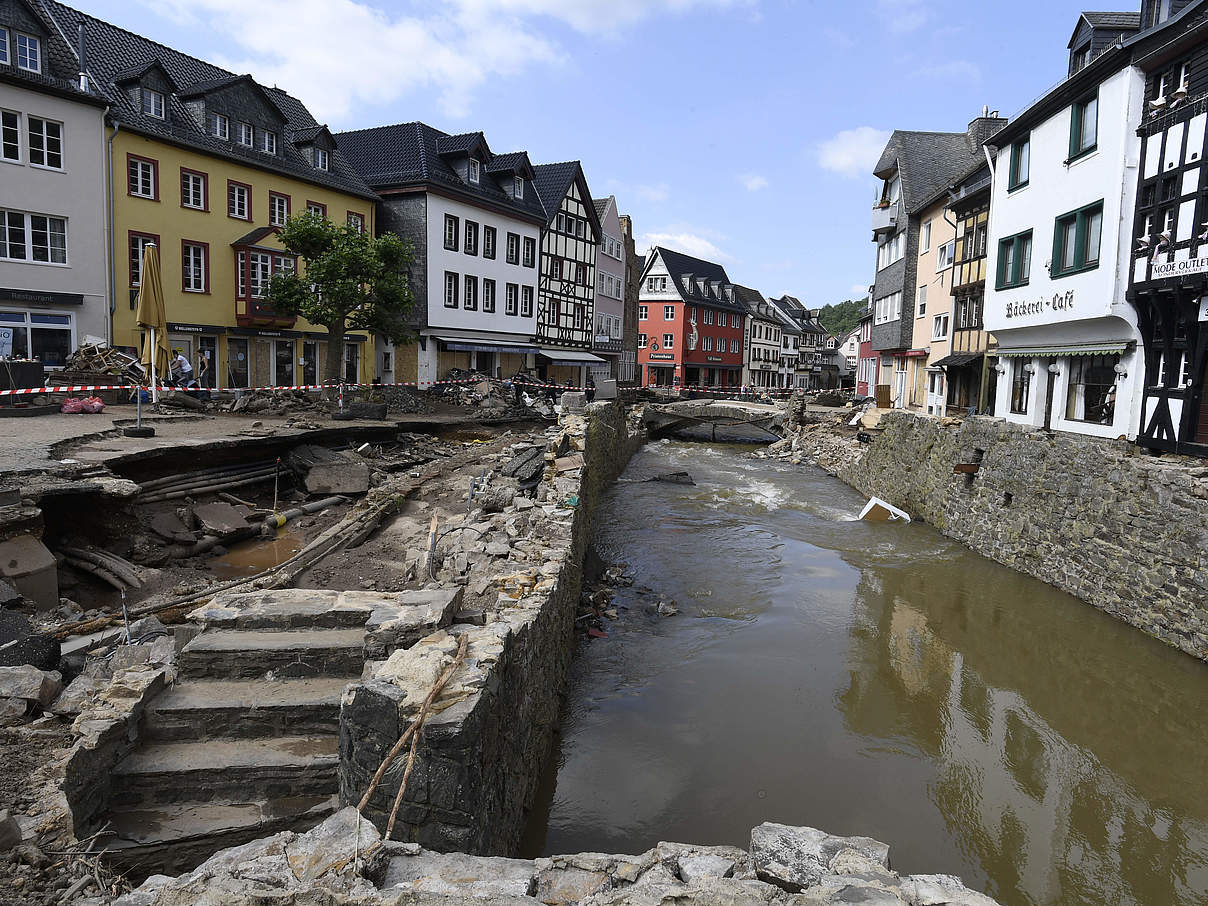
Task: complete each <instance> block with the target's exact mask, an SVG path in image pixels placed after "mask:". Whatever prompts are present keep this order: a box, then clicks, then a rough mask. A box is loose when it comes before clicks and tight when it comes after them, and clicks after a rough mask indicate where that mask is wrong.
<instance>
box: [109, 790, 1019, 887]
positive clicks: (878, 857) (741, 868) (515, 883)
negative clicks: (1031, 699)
mask: <svg viewBox="0 0 1208 906" xmlns="http://www.w3.org/2000/svg"><path fill="white" fill-rule="evenodd" d="M270 902H271V903H273V904H274V906H317V904H329V903H349V904H351V903H356V904H360V906H466V904H469V903H480V904H484V906H657V904H661V903H666V904H671V903H675V904H680V906H720V904H725V906H811V904H812V906H850V904H853V903H864V904H866V906H997V904H996V903H995V901H994V900H992V899H990V898H989V897H987V896H985V895H983V894H980V893H977V892H975V891H972V890H970V889H969V888H967V887H965V885H964V884H963V883H961V881H960V879H959V878H955V877H952V876H951V875H899V874H898V873H897V872H895V871H893V870H892V869H891V868H890V860H889V847H888V846H886V845H885V844H884V843H879V842H877V841H876V840H872V839H870V838H868V837H836V836H832V835H831V834H828V833H826V832H825V831H821V830H817V829H815V828H812V827H790V826H787V825H783V824H761V825H759V826H758V827H756V828H754V829H753V830H752V831H751V845H750V850H749V851H746V850H742V849H739V848H737V847H733V846H693V845H690V844H684V843H660V844H658V846H656V847H655V848H654V849H650V850H647V851H646V852H644V853H642V854H641V855H636V856H626V855H619V856H613V855H604V854H602V853H580V854H578V855H569V856H552V857H550V858H547V859H506V858H500V857H498V856H471V855H466V854H464V853H448V854H446V853H436V852H430V851H428V850H425V849H422V848H421V847H419V846H418V845H416V844H414V843H395V842H383V841H382V840H381V838H380V837H379V835H378V833H377V830H376V829H375V828H374V827H373V826H372V825H370V824H368V823H367V822H364V821H361V820H359V816H358V815H357V813H356V810H355V809H352V808H346V809H343V810H342V811H340V812H337V813H336V814H335V815H333V816H332V817H331V818H329V819H327V820H326V821H325V822H323V823H322V824H320V825H319V826H318V827H316V828H314V829H313V830H311V831H308V832H306V833H305V834H296V833H292V832H289V831H286V832H284V833H280V834H277V835H275V836H272V837H266V838H264V839H261V840H256V841H254V842H252V843H247V844H245V845H243V846H239V847H235V848H233V849H228V850H224V851H223V852H220V853H217V854H215V855H214V856H212V857H211V858H210V859H209V860H208V861H207V862H205V864H203V865H201V866H199V867H198V868H197V869H196V870H194V871H192V872H190V873H189V874H186V875H181V876H180V877H178V878H168V877H165V876H164V875H155V876H153V877H151V878H149V879H148V880H147V881H146V882H144V883H143V885H142V886H141V887H139V888H138V889H137V890H135V891H133V892H131V893H128V894H126V895H125V896H123V897H121V898H119V899H118V900H117V901H116V902H115V903H114V906H193V904H197V903H222V904H223V906H261V904H264V903H270Z"/></svg>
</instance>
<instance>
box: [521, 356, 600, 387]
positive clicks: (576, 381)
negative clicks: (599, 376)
mask: <svg viewBox="0 0 1208 906" xmlns="http://www.w3.org/2000/svg"><path fill="white" fill-rule="evenodd" d="M606 364H607V363H606V362H605V360H604V359H602V358H601V357H600V356H598V355H596V354H595V353H591V352H583V351H582V350H574V349H542V350H541V354H540V355H539V356H538V357H537V373H538V374H539V375H540V376H541V377H542V379H543V380H547V381H552V382H554V383H557V384H565V383H567V382H569V383H570V384H571V385H572V386H574V387H586V386H587V373H588V369H590V368H595V367H598V366H600V365H606Z"/></svg>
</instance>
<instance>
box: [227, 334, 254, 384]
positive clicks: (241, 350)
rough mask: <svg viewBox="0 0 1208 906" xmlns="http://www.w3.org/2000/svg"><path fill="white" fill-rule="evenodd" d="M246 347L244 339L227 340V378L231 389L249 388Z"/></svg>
mask: <svg viewBox="0 0 1208 906" xmlns="http://www.w3.org/2000/svg"><path fill="white" fill-rule="evenodd" d="M248 364H249V362H248V345H247V339H246V338H244V337H228V338H227V376H228V377H229V378H230V381H231V386H232V387H250V386H251V384H250V383H249V378H250V377H251V373H250V371H249V370H248Z"/></svg>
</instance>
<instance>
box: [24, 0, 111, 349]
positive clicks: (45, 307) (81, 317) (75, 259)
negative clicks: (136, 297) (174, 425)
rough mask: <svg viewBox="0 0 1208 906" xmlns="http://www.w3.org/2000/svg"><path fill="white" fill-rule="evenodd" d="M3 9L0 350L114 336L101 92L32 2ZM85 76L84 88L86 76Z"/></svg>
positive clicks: (71, 346)
mask: <svg viewBox="0 0 1208 906" xmlns="http://www.w3.org/2000/svg"><path fill="white" fill-rule="evenodd" d="M5 9H6V11H7V13H8V15H7V16H6V17H5V18H3V19H0V358H15V359H24V358H34V359H37V360H39V361H41V362H42V364H43V365H44V366H46V367H47V368H56V367H61V366H62V365H63V364H64V363H65V361H66V359H67V356H68V355H70V354H71V352H72V351H74V350H75V349H76V347H77V346H79V345H80V344H81V343H83V342H84V341H85V339H86V338H88V337H93V338H96V339H98V340H100V341H102V342H106V343H107V342H108V341H109V339H110V329H109V322H110V316H109V312H110V293H109V292H108V290H107V287H108V286H109V279H108V268H109V260H108V256H107V254H106V249H107V247H108V244H107V242H106V236H107V235H108V231H107V228H106V218H105V211H106V197H105V185H106V182H107V180H106V174H105V166H106V164H105V162H106V157H105V126H104V111H105V102H104V100H103V99H102V98H100V97H99V96H97V95H96V94H95V93H92V92H91V91H88V90H86V88H87V79H85V78H81V76H80V73H79V59H78V57H77V56H76V52H75V50H74V49H73V48H72V47H71V46H69V45H68V44H67V42H66V40H64V38H63V36H62V35H61V33H60V32H59V31H58V30H57V29H56V28H54V27H53V26H52V25H51V24H50V23H48V22H46V21H44V20H43V19H42V17H41V14H40V13H38V12H37V10H38V7H37V6H36V5H35V4H28V5H27V4H24V3H10V4H8V6H7V7H5ZM82 85H83V86H84V87H83V88H82V87H81V86H82Z"/></svg>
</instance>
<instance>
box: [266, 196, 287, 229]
mask: <svg viewBox="0 0 1208 906" xmlns="http://www.w3.org/2000/svg"><path fill="white" fill-rule="evenodd" d="M278 206H280V208H281V214H282V215H283V216H282V217H281V218H280V219H278V218H277V208H278ZM287 220H289V198H287V197H286V196H284V195H282V194H280V193H279V192H269V193H268V224H269V226H285V221H287Z"/></svg>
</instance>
